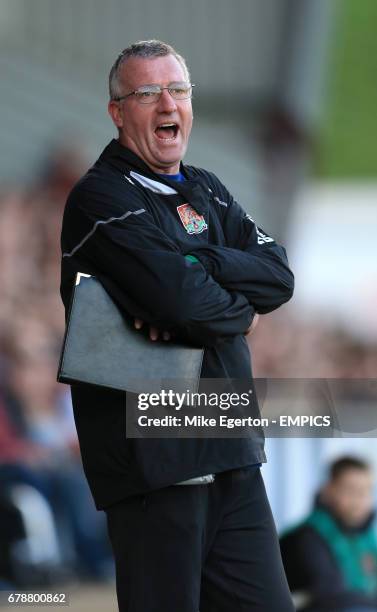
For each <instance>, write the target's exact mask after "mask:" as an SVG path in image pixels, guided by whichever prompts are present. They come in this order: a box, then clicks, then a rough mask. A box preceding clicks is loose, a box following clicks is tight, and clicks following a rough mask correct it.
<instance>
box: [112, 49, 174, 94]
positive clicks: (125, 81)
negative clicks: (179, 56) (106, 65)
mask: <svg viewBox="0 0 377 612" xmlns="http://www.w3.org/2000/svg"><path fill="white" fill-rule="evenodd" d="M166 58H173V60H174V62H173V65H170V66H167V65H166V64H165V66H162V65H160V67H159V68H158V69H156V68H155V67H153V64H154V66H156V63H157V62H159V60H166ZM135 64H139V66H140V69H136V68H135ZM161 64H162V62H161ZM157 71H158V72H159V73H160V74H161V73H164V72H166V73H169V80H168V81H164V80H161V77H158V76H155V75H154V73H156V72H157ZM140 73H141V75H140ZM144 75H145V76H144ZM185 78H186V76H185V73H184V70H183V68H182V66H181V64H180V63H179V62H178V60H176V58H175V57H174V56H173V55H166V56H163V57H151V58H139V57H131V58H129V59H127V60H126V61H125V62H124V64H123V65H122V69H121V73H120V81H121V83H122V86H123V87H126V88H127V89H130V90H135V89H138V88H139V87H142V86H143V85H163V86H168V85H170V83H185V82H186V81H185Z"/></svg>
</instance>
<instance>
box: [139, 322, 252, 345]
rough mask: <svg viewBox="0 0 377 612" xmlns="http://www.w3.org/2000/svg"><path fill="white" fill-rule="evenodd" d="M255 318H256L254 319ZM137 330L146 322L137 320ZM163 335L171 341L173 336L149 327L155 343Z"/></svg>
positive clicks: (163, 337) (151, 337)
mask: <svg viewBox="0 0 377 612" xmlns="http://www.w3.org/2000/svg"><path fill="white" fill-rule="evenodd" d="M254 318H255V317H254ZM134 325H135V329H141V328H142V327H143V325H144V321H142V320H141V319H135V323H134ZM161 333H162V339H163V340H166V341H168V340H170V338H171V336H170V332H168V331H163V332H161V330H159V329H157V327H152V325H151V326H150V327H149V338H150V339H151V340H152V341H153V342H155V341H156V340H158V338H159V336H160V334H161Z"/></svg>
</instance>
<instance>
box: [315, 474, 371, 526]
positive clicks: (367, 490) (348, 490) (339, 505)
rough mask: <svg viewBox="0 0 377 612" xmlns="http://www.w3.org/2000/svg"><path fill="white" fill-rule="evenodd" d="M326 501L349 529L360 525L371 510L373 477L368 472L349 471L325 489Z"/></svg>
mask: <svg viewBox="0 0 377 612" xmlns="http://www.w3.org/2000/svg"><path fill="white" fill-rule="evenodd" d="M326 500H327V502H328V503H329V504H330V507H331V508H332V509H333V511H334V512H335V514H336V515H337V516H338V517H339V518H340V519H341V520H342V521H343V522H344V523H345V524H346V525H349V526H350V527H357V526H358V525H360V524H362V523H363V522H364V521H365V520H366V519H367V518H368V516H369V515H370V513H371V511H372V509H373V477H372V474H371V472H370V470H359V469H349V470H346V471H344V472H343V473H342V474H340V475H339V476H338V477H337V478H336V479H335V480H334V481H333V482H330V483H329V484H328V485H327V487H326Z"/></svg>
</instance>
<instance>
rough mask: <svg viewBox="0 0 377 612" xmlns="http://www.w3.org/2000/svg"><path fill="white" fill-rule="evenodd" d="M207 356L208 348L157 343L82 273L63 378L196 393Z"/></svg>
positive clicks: (78, 278)
mask: <svg viewBox="0 0 377 612" xmlns="http://www.w3.org/2000/svg"><path fill="white" fill-rule="evenodd" d="M145 327H146V326H145ZM148 327H149V326H148ZM146 329H147V327H146ZM202 359H203V349H202V348H196V347H191V346H188V345H184V344H178V343H176V342H172V341H163V340H157V341H155V342H153V341H151V340H150V339H149V338H148V335H147V333H146V332H143V330H135V328H134V327H133V321H132V320H131V319H130V320H128V319H127V318H125V317H123V316H122V314H121V312H120V311H119V309H118V308H117V306H116V305H115V304H114V302H113V300H112V299H111V298H110V296H109V294H108V293H107V292H106V290H105V289H104V287H103V286H102V284H101V283H100V282H99V281H98V280H97V279H96V278H95V277H94V276H89V275H88V274H83V273H78V274H77V276H76V282H75V287H74V290H73V295H72V301H71V307H70V312H69V316H68V321H67V327H66V332H65V336H64V341H63V347H62V352H61V357H60V364H59V370H58V381H59V382H62V383H77V382H81V383H87V384H91V385H97V386H100V387H108V388H111V389H117V390H120V391H129V392H132V393H143V392H148V393H151V392H158V391H160V390H161V389H173V390H174V391H175V392H185V391H189V392H192V393H195V392H197V390H198V386H199V380H200V371H201V366H202Z"/></svg>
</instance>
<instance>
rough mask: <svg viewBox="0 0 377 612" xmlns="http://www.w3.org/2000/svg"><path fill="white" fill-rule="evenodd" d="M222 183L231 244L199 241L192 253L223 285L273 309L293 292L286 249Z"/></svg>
mask: <svg viewBox="0 0 377 612" xmlns="http://www.w3.org/2000/svg"><path fill="white" fill-rule="evenodd" d="M221 187H222V190H223V191H222V193H221V196H222V198H223V199H224V201H222V202H221V203H222V205H223V206H222V208H223V210H224V213H223V215H222V227H223V231H224V234H225V238H226V241H227V246H226V247H223V246H216V245H203V246H200V245H199V246H198V247H195V249H191V250H190V254H192V255H194V256H195V257H197V258H198V260H199V261H200V262H201V263H202V264H203V265H204V267H205V268H206V270H207V271H208V273H209V274H210V275H211V276H212V277H213V278H214V279H215V280H216V281H217V282H218V283H219V284H220V285H221V286H222V287H225V288H226V289H228V290H229V291H239V292H241V293H242V294H243V295H244V296H245V297H246V298H247V300H248V302H249V303H250V304H252V305H253V306H254V308H255V310H256V311H257V312H260V313H262V314H264V313H267V312H271V311H272V310H275V309H276V308H278V307H279V306H281V304H283V303H284V302H287V301H288V300H289V299H290V298H291V297H292V295H293V288H294V276H293V273H292V272H291V270H290V269H289V266H288V260H287V255H286V251H285V249H284V247H282V246H280V245H279V244H277V243H276V242H275V241H274V240H273V238H271V237H270V236H268V235H267V234H266V233H265V232H264V231H262V230H261V229H260V228H259V227H257V225H256V224H255V222H254V221H253V219H252V218H251V217H250V215H248V214H246V213H245V211H244V210H243V209H242V208H241V206H240V205H239V204H238V203H237V202H235V201H234V199H233V197H232V196H231V195H230V194H229V192H228V191H227V190H226V189H225V187H224V186H223V185H221ZM215 199H216V198H215ZM217 200H219V198H217ZM215 205H216V203H215Z"/></svg>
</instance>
